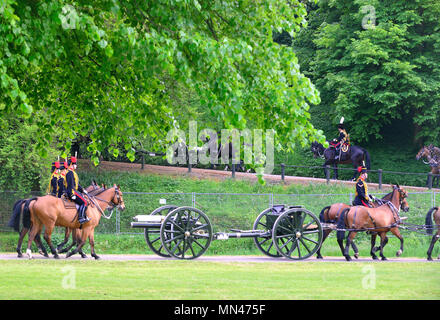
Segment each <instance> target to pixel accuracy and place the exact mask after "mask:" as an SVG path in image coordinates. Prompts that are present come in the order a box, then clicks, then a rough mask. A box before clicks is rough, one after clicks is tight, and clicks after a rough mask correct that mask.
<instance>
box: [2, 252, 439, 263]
mask: <svg viewBox="0 0 440 320" xmlns="http://www.w3.org/2000/svg"><path fill="white" fill-rule="evenodd" d="M100 257H101V260H104V261H170V260H174V261H179V260H178V259H170V258H162V257H159V256H156V255H139V254H128V255H127V254H103V255H100ZM33 258H34V259H37V260H47V259H50V260H54V259H53V258H45V257H43V256H41V255H39V254H38V253H36V252H34V253H33ZM0 260H27V256H26V255H25V254H23V258H17V254H16V253H2V254H0ZM60 260H65V258H64V255H61V258H60ZM69 260H84V259H82V258H81V257H80V256H79V255H75V256H72V257H70V258H69ZM85 260H87V261H95V259H93V258H91V257H90V255H88V258H87V259H85ZM195 261H204V262H224V263H233V262H238V263H264V262H277V263H283V262H284V263H296V262H319V263H325V262H346V261H345V258H344V257H342V256H341V257H324V259H316V257H311V258H309V259H306V260H301V261H296V260H290V259H286V258H270V257H266V256H207V255H204V256H201V257H199V258H197V259H196V260H195ZM356 262H372V263H393V262H427V263H440V260H438V259H435V258H434V260H433V261H427V260H426V259H422V258H395V257H394V258H392V257H389V258H388V260H387V261H380V260H376V261H373V260H372V259H371V258H369V257H360V258H359V259H354V258H353V261H351V263H356ZM347 263H348V262H347Z"/></svg>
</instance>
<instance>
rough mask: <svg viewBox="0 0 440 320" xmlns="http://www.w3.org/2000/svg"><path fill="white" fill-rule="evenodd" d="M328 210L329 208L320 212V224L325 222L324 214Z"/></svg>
mask: <svg viewBox="0 0 440 320" xmlns="http://www.w3.org/2000/svg"><path fill="white" fill-rule="evenodd" d="M328 209H330V206H328V207H325V208H324V209H322V210H321V213H320V214H319V221H320V222H325V216H324V215H325V212H326V211H327V212H328Z"/></svg>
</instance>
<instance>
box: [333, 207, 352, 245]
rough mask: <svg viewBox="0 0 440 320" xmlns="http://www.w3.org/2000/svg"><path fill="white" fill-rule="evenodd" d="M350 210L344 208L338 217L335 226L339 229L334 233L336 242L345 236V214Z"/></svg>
mask: <svg viewBox="0 0 440 320" xmlns="http://www.w3.org/2000/svg"><path fill="white" fill-rule="evenodd" d="M349 210H350V208H345V209H344V210H342V212H341V214H340V215H339V218H338V224H337V228H338V229H339V230H338V231H337V232H336V238H337V239H338V240H343V239H344V236H345V230H343V229H345V214H346V213H347V212H348V211H349Z"/></svg>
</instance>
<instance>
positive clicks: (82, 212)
mask: <svg viewBox="0 0 440 320" xmlns="http://www.w3.org/2000/svg"><path fill="white" fill-rule="evenodd" d="M87 221H90V219H89V218H88V217H87V216H86V206H85V205H82V206H81V207H80V208H79V212H78V222H79V223H80V224H83V223H85V222H87Z"/></svg>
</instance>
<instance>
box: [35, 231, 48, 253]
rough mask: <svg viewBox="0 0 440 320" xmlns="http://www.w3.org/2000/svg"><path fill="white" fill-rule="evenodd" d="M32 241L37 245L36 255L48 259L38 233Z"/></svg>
mask: <svg viewBox="0 0 440 320" xmlns="http://www.w3.org/2000/svg"><path fill="white" fill-rule="evenodd" d="M34 241H35V243H36V244H37V247H38V249H39V250H38V253H39V254H41V255H42V256H45V257H46V258H49V255H48V254H47V251H46V248H45V247H44V245H43V243H42V242H41V238H40V234H39V233H38V234H37V235H35V239H34Z"/></svg>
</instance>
